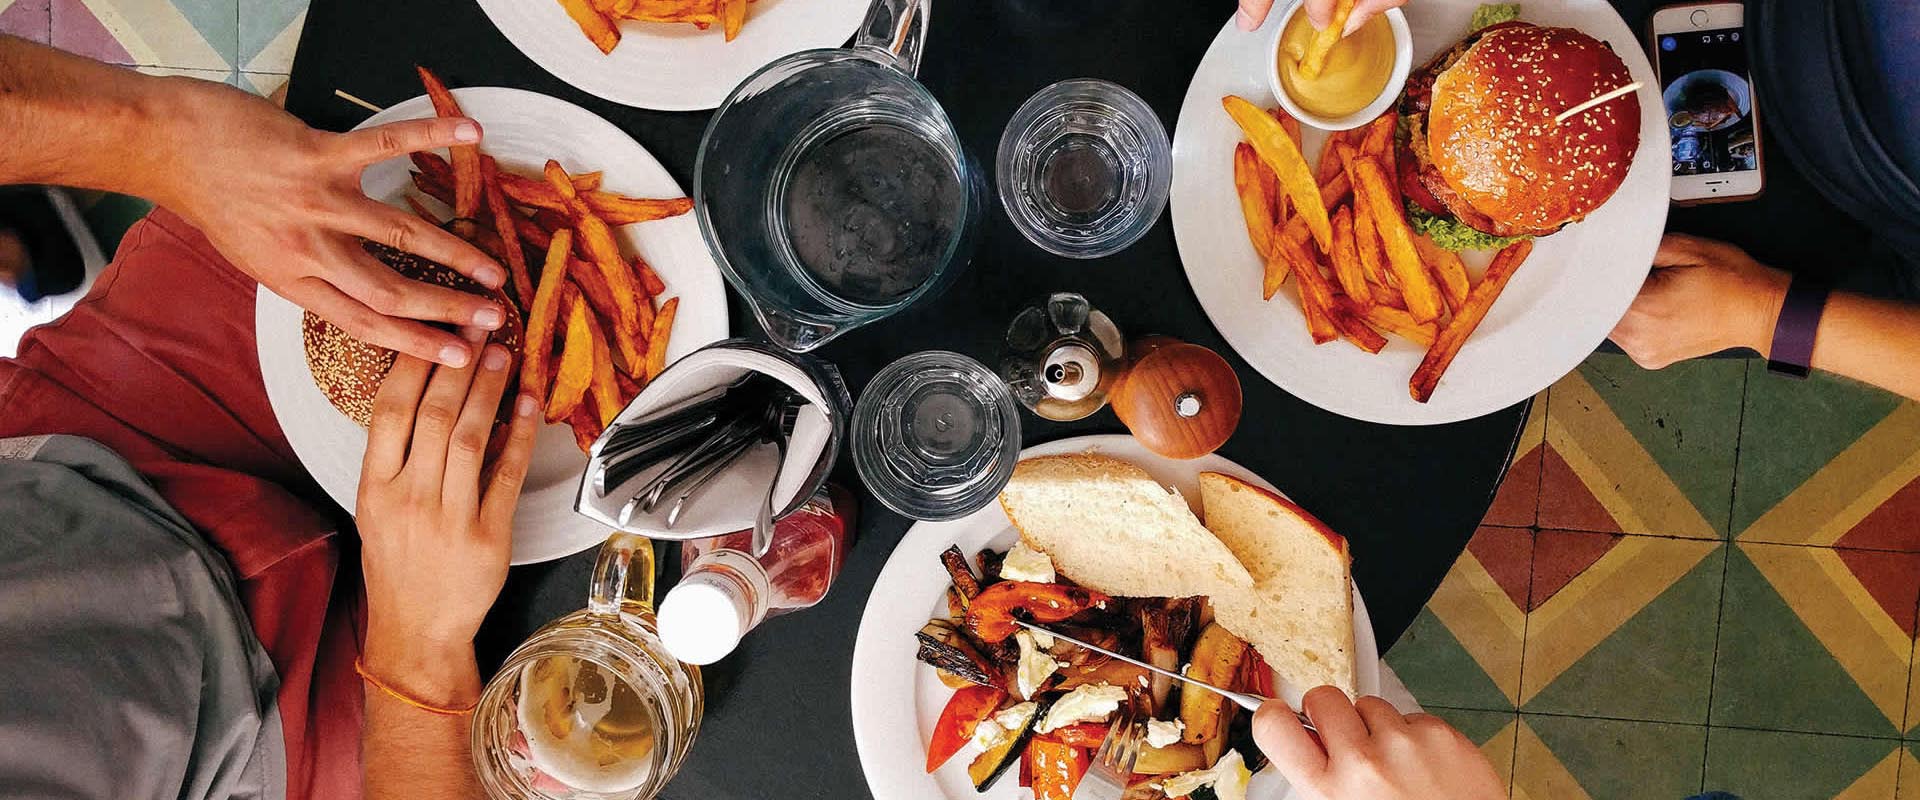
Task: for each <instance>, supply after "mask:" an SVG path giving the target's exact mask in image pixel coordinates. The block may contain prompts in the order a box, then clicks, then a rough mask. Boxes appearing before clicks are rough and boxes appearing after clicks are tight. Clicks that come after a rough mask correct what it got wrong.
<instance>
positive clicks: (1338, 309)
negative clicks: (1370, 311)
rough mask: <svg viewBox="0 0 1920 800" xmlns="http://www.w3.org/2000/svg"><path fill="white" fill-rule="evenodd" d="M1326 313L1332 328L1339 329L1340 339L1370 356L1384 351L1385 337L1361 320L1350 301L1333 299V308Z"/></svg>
mask: <svg viewBox="0 0 1920 800" xmlns="http://www.w3.org/2000/svg"><path fill="white" fill-rule="evenodd" d="M1328 312H1329V316H1331V317H1333V324H1334V327H1336V328H1339V329H1340V337H1341V338H1343V339H1346V340H1347V341H1349V342H1352V343H1353V346H1354V347H1358V348H1360V349H1361V350H1365V351H1366V352H1368V353H1370V354H1371V353H1378V352H1380V351H1381V350H1384V349H1386V347H1387V337H1385V336H1381V335H1380V332H1379V331H1376V330H1374V329H1373V328H1372V327H1371V326H1369V325H1367V323H1366V322H1365V321H1363V320H1361V318H1360V315H1359V313H1358V309H1357V308H1356V307H1355V306H1354V305H1353V301H1352V300H1351V299H1348V298H1345V297H1338V298H1334V304H1333V307H1332V308H1331V309H1329V310H1328Z"/></svg>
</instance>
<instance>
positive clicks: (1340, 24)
mask: <svg viewBox="0 0 1920 800" xmlns="http://www.w3.org/2000/svg"><path fill="white" fill-rule="evenodd" d="M1352 15H1353V0H1336V1H1335V2H1334V4H1333V17H1332V19H1331V20H1329V21H1328V22H1327V27H1324V28H1321V29H1319V30H1317V31H1314V33H1313V41H1312V42H1310V43H1308V44H1307V52H1306V55H1303V56H1301V57H1300V74H1301V75H1302V76H1304V77H1306V78H1307V79H1309V80H1311V79H1313V78H1318V77H1320V73H1321V71H1323V70H1325V69H1326V68H1327V54H1329V53H1332V52H1333V46H1334V45H1336V44H1339V43H1340V38H1341V37H1343V36H1345V35H1346V33H1347V18H1348V17H1350V16H1352Z"/></svg>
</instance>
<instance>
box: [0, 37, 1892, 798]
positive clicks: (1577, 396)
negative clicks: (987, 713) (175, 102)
mask: <svg viewBox="0 0 1920 800" xmlns="http://www.w3.org/2000/svg"><path fill="white" fill-rule="evenodd" d="M305 11H306V4H305V2H303V0H0V32H5V33H11V34H15V35H19V36H24V37H27V38H30V39H33V40H35V41H40V42H52V43H53V44H55V45H57V46H60V47H63V48H66V49H69V50H74V51H76V52H80V53H84V54H86V55H89V56H93V57H95V58H99V59H102V60H105V61H110V62H113V63H117V64H126V65H129V66H133V67H135V68H138V69H141V70H142V71H146V72H153V73H160V74H184V75H192V76H195V77H201V78H206V79H210V80H219V81H224V82H226V83H229V84H233V85H235V86H239V87H241V88H245V89H248V90H251V91H254V92H258V93H260V94H266V93H269V92H271V91H272V90H273V89H274V88H276V87H278V86H279V85H280V84H282V83H284V82H285V80H286V76H287V73H288V72H289V71H290V70H291V69H292V64H293V51H294V45H295V43H296V42H297V41H298V39H299V30H300V25H301V22H302V20H303V19H304V15H305ZM142 211H143V207H142V206H141V205H140V204H139V203H137V202H133V201H128V200H126V199H124V198H112V197H109V198H105V199H99V200H96V201H95V202H93V203H92V206H91V208H90V210H89V215H90V219H91V220H92V221H93V222H94V224H95V227H96V229H97V230H99V231H100V232H101V234H102V238H103V239H106V240H108V244H109V245H110V244H111V243H112V241H113V240H115V239H117V238H118V232H119V230H122V229H124V227H125V225H126V224H127V223H128V222H129V221H130V220H131V219H132V218H133V217H135V216H137V215H138V214H139V213H142ZM1917 606H1920V404H1914V403H1903V402H1900V401H1899V400H1898V399H1897V398H1894V397H1892V396H1890V395H1887V394H1885V393H1882V392H1877V391H1873V390H1870V389H1864V388H1861V387H1858V386H1855V385H1852V384H1849V383H1846V382H1844V381H1838V380H1830V379H1815V380H1812V381H1807V382H1792V381H1783V380H1780V379H1776V378H1772V377H1770V376H1768V375H1767V374H1766V372H1765V369H1764V368H1763V366H1762V365H1761V364H1759V363H1756V362H1750V361H1741V360H1709V361H1697V362H1692V363H1687V364H1682V365H1679V366H1676V367H1673V368H1670V369H1667V370H1664V371H1661V372H1645V371H1642V370H1640V369H1638V368H1636V367H1634V366H1633V365H1632V364H1631V363H1630V362H1628V361H1627V360H1626V359H1625V358H1623V357H1621V356H1615V355H1605V354H1601V355H1595V356H1593V357H1592V358H1590V359H1588V361H1587V362H1586V363H1585V364H1584V365H1582V366H1581V368H1580V369H1579V370H1578V371H1576V372H1575V373H1573V374H1571V375H1568V376H1567V377H1566V378H1565V379H1563V380H1561V381H1560V382H1559V383H1557V384H1555V385H1554V386H1553V387H1552V388H1550V389H1549V390H1547V391H1546V392H1544V393H1542V395H1541V397H1540V398H1539V399H1538V400H1537V401H1536V402H1535V404H1534V411H1533V414H1532V416H1531V418H1530V419H1529V420H1528V423H1527V430H1526V438H1525V441H1524V443H1523V446H1522V448H1521V451H1520V454H1519V455H1518V456H1517V458H1516V460H1515V463H1514V468H1513V472H1512V475H1511V476H1510V477H1509V478H1508V480H1507V483H1506V485H1505V486H1504V487H1502V489H1501V492H1500V494H1499V497H1498V498H1497V500H1496V502H1495V503H1494V506H1493V508H1492V510H1491V511H1490V512H1489V513H1488V515H1487V518H1486V520H1485V523H1484V525H1483V527H1482V528H1481V529H1480V531H1479V532H1478V534H1477V535H1476V536H1475V537H1474V539H1473V541H1472V543H1471V544H1470V545H1469V547H1468V552H1467V554H1466V555H1465V556H1464V557H1462V558H1461V559H1460V561H1459V563H1457V564H1456V565H1455V566H1454V568H1453V570H1452V572H1451V573H1450V574H1449V575H1448V577H1447V580H1446V581H1445V583H1443V584H1442V586H1441V587H1440V590H1439V592H1438V593H1437V594H1436V595H1435V596H1434V598H1433V601H1432V602H1431V603H1429V604H1428V606H1427V609H1426V610H1425V611H1424V612H1422V613H1421V615H1420V617H1419V619H1418V620H1417V621H1416V622H1415V623H1414V625H1413V628H1412V629H1411V630H1410V631H1409V632H1408V633H1407V635H1406V636H1405V637H1404V638H1403V639H1402V640H1401V641H1400V643H1399V644H1398V645H1397V646H1396V647H1394V649H1393V651H1392V652H1391V653H1389V654H1388V656H1387V659H1388V661H1390V662H1391V663H1392V664H1393V666H1394V668H1395V669H1396V670H1398V671H1399V672H1400V674H1401V676H1402V677H1404V678H1405V679H1406V681H1407V683H1408V685H1409V686H1410V687H1411V688H1412V689H1413V690H1414V692H1415V693H1416V694H1417V695H1418V696H1419V697H1420V698H1421V699H1422V700H1423V701H1424V702H1426V703H1427V704H1428V705H1429V706H1431V707H1432V708H1433V709H1434V710H1435V712H1436V713H1439V714H1441V715H1443V716H1445V717H1446V718H1447V719H1449V720H1450V721H1452V722H1453V723H1454V724H1455V725H1457V726H1458V727H1459V728H1460V729H1461V730H1463V731H1465V732H1466V733H1467V734H1468V735H1469V736H1471V737H1472V738H1473V739H1474V741H1476V742H1480V743H1481V746H1482V749H1483V750H1485V751H1486V753H1487V754H1488V755H1489V756H1490V757H1491V758H1492V759H1493V761H1494V763H1495V764H1496V765H1498V767H1499V768H1500V769H1501V771H1502V773H1503V774H1505V775H1507V776H1509V778H1510V780H1511V783H1512V787H1513V796H1514V797H1515V798H1531V799H1532V800H1548V799H1549V798H1551V799H1552V800H1578V798H1595V799H1596V800H1603V799H1605V798H1682V797H1687V796H1689V795H1693V794H1696V793H1699V792H1701V791H1705V790H1722V791H1727V792H1732V793H1734V794H1737V795H1740V796H1742V797H1746V798H1755V799H1757V798H1767V799H1769V800H1771V799H1772V798H1793V799H1795V800H1798V799H1800V798H1847V799H1848V800H1855V799H1858V800H1867V799H1869V798H1870V799H1871V800H1893V798H1895V797H1899V798H1909V799H1911V800H1920V730H1916V728H1920V673H1916V672H1915V670H1913V668H1912V667H1913V660H1914V644H1915V628H1916V625H1915V617H1916V607H1917Z"/></svg>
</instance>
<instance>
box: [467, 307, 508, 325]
mask: <svg viewBox="0 0 1920 800" xmlns="http://www.w3.org/2000/svg"><path fill="white" fill-rule="evenodd" d="M473 324H474V325H477V326H479V327H482V328H486V329H487V330H490V331H495V330H499V329H500V326H502V325H505V324H507V315H506V314H505V313H504V312H502V311H501V310H500V309H497V308H494V307H493V306H487V307H486V308H483V309H480V310H479V311H475V312H473Z"/></svg>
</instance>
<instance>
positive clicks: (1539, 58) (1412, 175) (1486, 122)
mask: <svg viewBox="0 0 1920 800" xmlns="http://www.w3.org/2000/svg"><path fill="white" fill-rule="evenodd" d="M1490 8H1503V7H1497V6H1496V7H1490ZM1504 8H1510V9H1511V12H1510V13H1509V14H1507V15H1506V16H1509V17H1511V16H1514V15H1517V13H1518V9H1517V8H1512V7H1504ZM1483 11H1484V9H1483ZM1478 19H1479V18H1478V17H1476V20H1478ZM1632 81H1633V76H1632V75H1631V74H1630V73H1629V72H1628V71H1627V65H1626V63H1625V62H1623V61H1621V60H1620V56H1619V55H1617V54H1615V53H1614V52H1613V50H1612V49H1611V48H1609V47H1608V46H1607V44H1606V43H1605V42H1602V41H1600V40H1598V39H1595V38H1593V37H1591V36H1588V35H1586V34H1584V33H1581V32H1579V31H1577V30H1573V29H1571V28H1548V27H1542V26H1539V25H1533V24H1530V23H1526V22H1520V21H1518V20H1516V19H1511V18H1509V19H1507V20H1506V21H1498V22H1494V23H1493V24H1490V25H1486V26H1485V27H1479V28H1478V29H1477V30H1475V32H1474V33H1473V34H1471V35H1469V36H1468V37H1467V38H1466V40H1464V41H1462V42H1461V43H1460V44H1458V45H1455V46H1454V47H1453V48H1452V49H1450V50H1448V51H1446V52H1444V53H1441V54H1440V55H1439V56H1438V57H1436V58H1435V59H1434V60H1433V61H1432V62H1430V63H1428V64H1427V65H1426V66H1425V67H1423V68H1421V69H1420V70H1418V71H1417V72H1416V73H1415V74H1413V75H1411V76H1409V77H1408V78H1407V88H1406V93H1405V94H1404V95H1403V96H1402V98H1401V102H1400V113H1401V117H1402V119H1403V120H1404V123H1405V124H1404V129H1403V133H1404V135H1405V136H1406V137H1407V140H1406V142H1405V145H1406V146H1404V147H1401V148H1399V163H1398V165H1397V166H1398V171H1399V181H1400V187H1401V191H1402V193H1403V194H1404V195H1405V196H1406V199H1407V211H1408V218H1409V221H1410V222H1411V223H1412V224H1413V227H1414V228H1415V229H1416V230H1418V231H1420V232H1421V233H1425V234H1427V235H1428V236H1430V237H1431V238H1432V239H1433V240H1434V242H1435V243H1437V244H1439V245H1440V246H1442V247H1445V248H1447V249H1450V250H1466V249H1492V248H1497V247H1502V246H1505V245H1506V244H1508V243H1510V242H1511V241H1513V240H1515V239H1520V238H1525V237H1529V236H1545V235H1547V234H1550V233H1553V232H1555V231H1558V230H1560V228H1562V227H1564V226H1565V225H1567V223H1570V222H1578V221H1580V220H1581V219H1584V218H1586V216H1587V215H1588V214H1590V213H1592V212H1593V210H1594V209H1597V208H1599V207H1600V206H1601V205H1602V204H1604V203H1606V202H1607V199H1608V198H1610V197H1612V196H1613V193H1614V191H1615V190H1617V189H1619V188H1620V184H1621V183H1622V182H1624V181H1625V180H1626V178H1627V171H1628V168H1629V167H1631V166H1632V164H1633V156H1634V153H1635V151H1637V150H1638V149H1639V147H1640V101H1639V99H1638V97H1637V96H1635V95H1633V94H1628V95H1626V96H1624V97H1618V98H1614V99H1612V100H1609V101H1607V102H1605V103H1602V104H1600V105H1598V106H1595V107H1594V108H1591V109H1588V110H1586V111H1584V112H1582V113H1580V114H1576V115H1574V116H1572V117H1569V118H1567V120H1566V121H1565V122H1555V121H1554V117H1555V116H1557V115H1559V114H1560V113H1561V112H1564V111H1566V110H1567V109H1570V108H1573V107H1575V106H1578V105H1580V104H1581V103H1584V102H1586V101H1588V100H1590V99H1592V98H1594V97H1597V96H1599V95H1602V94H1605V93H1606V92H1608V91H1611V90H1613V89H1616V88H1618V87H1621V86H1625V85H1626V84H1628V83H1631V82H1632Z"/></svg>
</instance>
